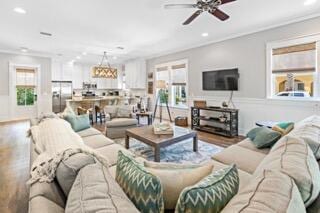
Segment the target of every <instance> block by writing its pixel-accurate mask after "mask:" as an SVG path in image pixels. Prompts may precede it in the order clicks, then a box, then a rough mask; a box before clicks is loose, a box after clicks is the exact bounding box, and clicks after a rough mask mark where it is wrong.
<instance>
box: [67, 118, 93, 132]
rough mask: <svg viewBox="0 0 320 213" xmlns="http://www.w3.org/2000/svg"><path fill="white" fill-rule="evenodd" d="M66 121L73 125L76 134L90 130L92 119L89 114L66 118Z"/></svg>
mask: <svg viewBox="0 0 320 213" xmlns="http://www.w3.org/2000/svg"><path fill="white" fill-rule="evenodd" d="M64 119H65V120H66V121H68V122H69V123H70V124H71V127H72V129H73V130H74V131H75V132H79V131H81V130H85V129H88V128H90V119H89V115H88V114H84V115H71V114H68V115H66V116H64Z"/></svg>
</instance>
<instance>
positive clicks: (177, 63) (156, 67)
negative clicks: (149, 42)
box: [153, 59, 189, 109]
mask: <svg viewBox="0 0 320 213" xmlns="http://www.w3.org/2000/svg"><path fill="white" fill-rule="evenodd" d="M180 64H185V65H186V68H185V69H186V73H187V75H186V106H177V105H173V103H172V102H173V96H172V93H173V87H172V79H171V70H172V69H171V67H172V66H174V65H180ZM162 67H168V72H169V83H168V91H169V100H168V105H169V107H171V108H178V109H188V108H189V80H188V76H189V61H188V59H181V60H177V61H170V62H166V63H162V64H157V65H155V69H154V73H153V75H154V79H155V83H154V87H155V86H156V82H157V80H158V79H157V69H158V68H162ZM154 91H155V92H154V100H156V98H157V94H158V93H157V88H156V87H155V88H154Z"/></svg>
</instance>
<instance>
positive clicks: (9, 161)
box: [0, 121, 30, 213]
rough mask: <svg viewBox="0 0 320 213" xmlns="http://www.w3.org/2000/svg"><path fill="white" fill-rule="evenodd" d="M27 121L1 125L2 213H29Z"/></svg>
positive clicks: (0, 204) (0, 190)
mask: <svg viewBox="0 0 320 213" xmlns="http://www.w3.org/2000/svg"><path fill="white" fill-rule="evenodd" d="M28 129H29V122H28V121H17V122H10V123H3V124H0V212H1V213H20V212H21V213H24V212H28V197H29V192H28V187H27V186H26V184H25V183H26V181H27V180H28V178H29V161H30V140H29V138H27V137H26V132H27V130H28Z"/></svg>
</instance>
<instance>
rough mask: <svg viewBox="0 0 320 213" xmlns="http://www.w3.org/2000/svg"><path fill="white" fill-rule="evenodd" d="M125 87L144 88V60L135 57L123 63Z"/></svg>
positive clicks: (145, 73) (145, 74)
mask: <svg viewBox="0 0 320 213" xmlns="http://www.w3.org/2000/svg"><path fill="white" fill-rule="evenodd" d="M125 76H126V88H128V89H146V84H147V83H146V81H147V80H146V79H147V78H146V76H147V71H146V61H145V60H143V59H136V60H131V61H128V62H127V63H126V64H125Z"/></svg>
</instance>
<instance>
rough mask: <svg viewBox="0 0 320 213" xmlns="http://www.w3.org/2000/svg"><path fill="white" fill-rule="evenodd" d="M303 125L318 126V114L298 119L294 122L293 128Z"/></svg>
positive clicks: (319, 124) (319, 117)
mask: <svg viewBox="0 0 320 213" xmlns="http://www.w3.org/2000/svg"><path fill="white" fill-rule="evenodd" d="M304 125H312V126H316V127H319V128H320V116H319V115H312V116H310V117H307V118H305V119H303V120H302V121H299V122H297V123H296V124H295V128H299V127H301V126H304Z"/></svg>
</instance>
